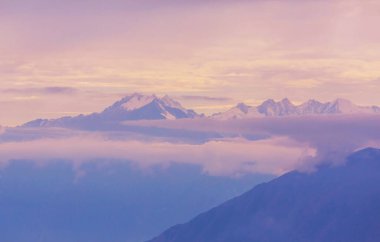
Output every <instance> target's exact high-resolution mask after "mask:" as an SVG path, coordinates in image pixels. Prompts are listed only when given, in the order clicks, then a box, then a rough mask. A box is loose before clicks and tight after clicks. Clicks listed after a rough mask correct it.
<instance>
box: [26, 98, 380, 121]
mask: <svg viewBox="0 0 380 242" xmlns="http://www.w3.org/2000/svg"><path fill="white" fill-rule="evenodd" d="M337 114H380V107H377V106H357V105H355V104H353V103H352V102H351V101H349V100H346V99H336V100H335V101H332V102H326V103H322V102H319V101H317V100H314V99H310V100H308V101H306V102H304V103H302V104H300V105H295V104H293V103H292V102H291V101H290V100H289V99H287V98H284V99H282V100H281V101H275V100H273V99H268V100H266V101H264V102H263V103H262V104H260V105H258V106H249V105H247V104H244V103H239V104H237V105H236V106H235V107H233V108H231V109H229V110H227V111H225V112H221V113H216V114H213V115H211V116H208V117H207V118H210V119H216V120H230V119H243V118H255V117H285V116H303V115H337ZM204 117H206V116H204V115H203V114H198V113H196V112H195V111H193V110H190V109H186V108H184V107H183V106H182V105H181V104H180V103H179V102H177V101H176V100H174V99H172V98H170V97H169V96H167V95H165V96H163V97H157V96H156V95H144V94H140V93H134V94H132V95H128V96H126V97H124V98H122V99H120V100H119V101H117V102H115V103H114V104H112V105H111V106H109V107H107V108H106V109H104V110H103V111H102V112H100V113H93V114H89V115H79V116H75V117H62V118H58V119H37V120H33V121H31V122H28V123H26V124H24V125H23V127H76V128H83V127H86V128H91V127H96V128H99V127H105V126H112V125H115V124H117V123H119V124H120V123H122V122H123V121H128V120H160V119H161V120H175V119H193V118H204Z"/></svg>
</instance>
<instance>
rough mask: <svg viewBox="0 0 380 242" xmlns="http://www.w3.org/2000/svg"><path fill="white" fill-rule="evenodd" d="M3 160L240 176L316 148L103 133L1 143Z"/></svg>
mask: <svg viewBox="0 0 380 242" xmlns="http://www.w3.org/2000/svg"><path fill="white" fill-rule="evenodd" d="M0 154H1V155H0V159H1V160H2V163H3V165H6V164H7V163H8V162H9V161H11V160H34V161H36V162H37V163H38V164H42V165H43V164H45V163H46V162H49V161H51V160H54V159H64V160H69V161H72V162H73V165H74V166H75V167H78V166H80V164H82V163H85V162H91V160H95V159H105V160H128V161H131V162H133V163H134V164H135V165H136V166H138V167H141V168H142V169H144V168H149V167H152V166H156V165H160V166H161V165H162V166H166V165H170V164H171V163H186V164H194V165H198V166H201V167H202V168H203V170H204V172H206V173H208V174H210V175H222V176H236V175H239V174H245V173H270V174H282V173H284V172H286V171H289V170H292V169H294V168H295V167H297V166H298V165H299V163H300V162H301V161H302V160H303V159H304V158H307V157H309V156H313V155H314V154H315V150H314V149H312V148H310V147H308V146H307V145H305V144H303V143H300V142H295V141H293V140H290V139H289V138H286V137H274V138H271V139H266V140H259V141H248V140H245V139H241V138H237V139H221V140H213V141H209V142H207V143H204V144H186V143H169V142H163V141H150V142H143V141H117V140H107V139H105V138H103V137H102V136H99V135H82V136H76V137H71V138H62V139H38V140H34V141H23V142H7V143H2V144H0Z"/></svg>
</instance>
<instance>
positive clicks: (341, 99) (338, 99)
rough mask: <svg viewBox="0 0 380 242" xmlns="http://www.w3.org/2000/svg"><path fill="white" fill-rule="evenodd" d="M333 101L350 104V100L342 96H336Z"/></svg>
mask: <svg viewBox="0 0 380 242" xmlns="http://www.w3.org/2000/svg"><path fill="white" fill-rule="evenodd" d="M334 103H336V104H352V102H351V101H350V100H348V99H344V98H337V99H335V101H334Z"/></svg>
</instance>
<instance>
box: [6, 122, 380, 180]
mask: <svg viewBox="0 0 380 242" xmlns="http://www.w3.org/2000/svg"><path fill="white" fill-rule="evenodd" d="M379 123H380V117H379V116H371V115H369V116H355V115H353V116H347V115H342V116H341V115H337V116H322V117H320V116H318V117H317V116H309V117H289V118H256V119H246V120H230V121H218V120H211V119H198V120H197V119H194V120H176V121H138V122H128V123H126V124H125V125H126V126H128V131H127V132H126V131H112V132H111V131H103V132H95V131H92V132H85V131H73V130H64V129H63V130H57V129H37V131H34V130H28V131H27V130H22V129H21V130H20V129H15V130H13V131H12V132H13V133H12V132H10V131H9V130H6V131H5V132H4V133H3V134H2V135H0V160H1V164H2V165H6V164H8V163H9V162H10V161H12V160H34V161H36V162H37V163H38V164H45V163H47V162H49V161H52V160H67V161H70V162H72V163H73V165H74V167H76V168H78V167H79V168H80V166H81V165H82V164H84V163H87V162H91V161H94V160H99V159H101V160H105V161H114V160H119V161H120V160H121V161H125V162H132V164H134V165H135V166H136V167H139V168H141V169H150V168H152V167H154V166H164V167H165V166H170V165H171V164H174V163H179V164H193V165H196V166H200V167H201V168H202V169H203V171H204V172H205V173H207V174H210V175H216V176H239V175H242V174H246V173H266V174H276V175H280V174H283V173H285V172H287V171H290V170H293V169H300V170H306V171H310V170H313V168H315V166H317V165H318V164H320V163H324V162H328V163H334V164H341V163H342V162H343V161H344V160H345V157H346V156H347V155H349V154H350V153H351V152H353V151H355V150H357V149H360V148H364V147H368V146H372V147H380V130H379ZM141 126H144V127H149V130H150V131H149V132H147V131H146V130H145V129H141ZM134 127H136V129H134ZM142 130H143V131H142ZM185 131H186V132H185ZM210 132H214V133H216V134H218V136H206V135H205V137H206V138H205V139H202V141H199V139H197V137H195V136H194V135H192V134H197V135H199V136H202V134H206V133H210ZM163 133H166V134H167V135H168V136H165V137H163V136H162V134H163ZM170 135H171V136H170Z"/></svg>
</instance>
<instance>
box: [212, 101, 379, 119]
mask: <svg viewBox="0 0 380 242" xmlns="http://www.w3.org/2000/svg"><path fill="white" fill-rule="evenodd" d="M331 114H380V107H377V106H370V107H366V106H357V105H355V104H353V103H352V102H351V101H349V100H346V99H341V98H339V99H336V100H335V101H332V102H326V103H322V102H319V101H317V100H313V99H311V100H309V101H307V102H305V103H302V104H301V105H295V104H293V103H292V102H291V101H290V100H289V99H287V98H285V99H283V100H281V101H278V102H276V101H274V100H273V99H268V100H266V101H264V102H263V103H262V104H260V105H259V106H256V107H254V106H248V105H246V104H244V103H239V104H238V105H236V106H235V107H233V108H232V109H230V110H228V111H226V112H222V113H217V114H214V115H212V116H211V117H212V118H215V119H224V120H225V119H239V118H250V117H283V116H300V115H331Z"/></svg>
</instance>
